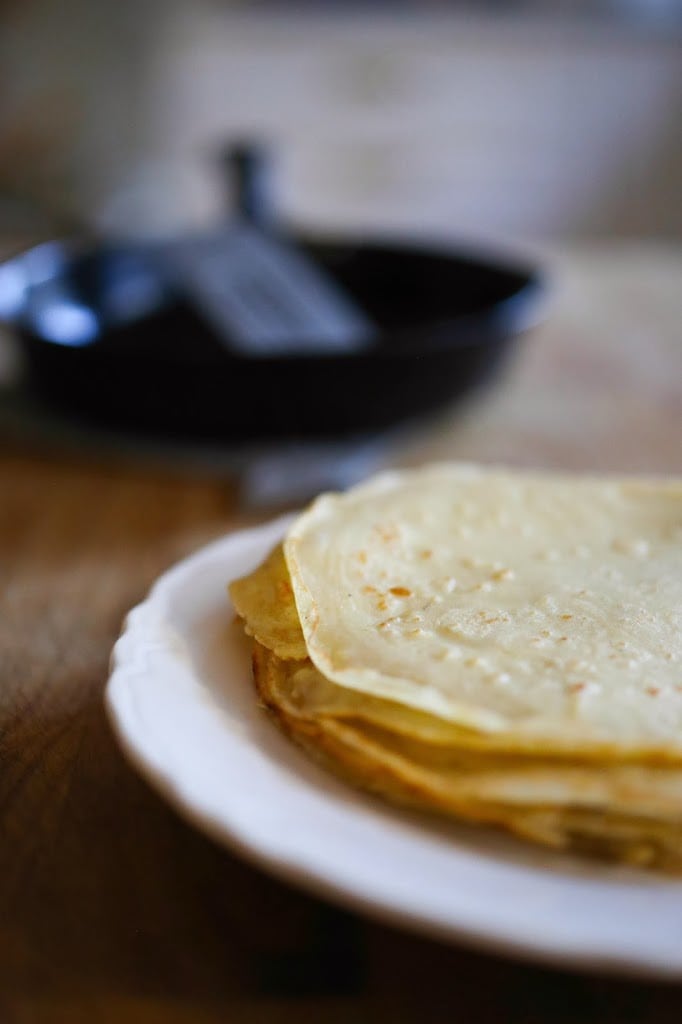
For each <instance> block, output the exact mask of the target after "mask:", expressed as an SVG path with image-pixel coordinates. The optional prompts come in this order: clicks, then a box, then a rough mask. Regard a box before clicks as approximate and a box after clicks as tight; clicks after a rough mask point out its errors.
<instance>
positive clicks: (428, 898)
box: [107, 519, 682, 976]
mask: <svg viewBox="0 0 682 1024" xmlns="http://www.w3.org/2000/svg"><path fill="white" fill-rule="evenodd" d="M287 522H288V520H286V519H280V520H278V521H276V522H273V523H270V524H268V525H266V526H263V527H260V528H258V529H256V530H251V531H248V532H242V533H235V534H233V535H231V536H228V537H226V538H224V539H223V540H219V541H217V542H216V543H214V544H211V545H209V546H208V547H206V548H204V549H203V550H201V551H199V552H198V553H197V554H195V555H194V556H192V557H191V558H189V559H187V560H186V561H184V562H182V563H180V564H179V565H177V566H176V567H175V568H174V569H172V570H171V571H170V572H168V573H166V574H165V575H164V576H162V577H161V579H160V580H159V581H158V582H157V583H156V585H155V586H154V588H153V589H152V591H151V593H150V595H149V597H148V598H147V600H146V601H145V602H144V603H143V604H141V605H139V607H137V608H135V609H134V610H133V611H132V612H131V613H130V615H129V617H128V619H127V622H126V625H125V630H124V632H123V634H122V635H121V637H120V639H119V641H118V643H117V644H116V647H115V649H114V654H113V671H112V675H111V679H110V681H109V686H108V690H107V703H108V708H109V712H110V714H111V718H112V721H113V723H114V726H115V728H116V731H117V733H118V736H119V737H120V740H121V742H122V744H123V747H124V749H125V750H126V752H127V753H128V755H129V756H130V758H131V760H132V761H133V763H134V764H135V765H136V766H137V768H138V769H139V770H140V772H141V773H142V774H143V775H144V776H146V778H147V779H148V780H149V781H150V782H151V784H152V785H153V786H154V787H155V788H156V789H158V790H159V792H160V793H161V794H162V795H163V796H165V797H166V798H167V799H168V800H170V801H171V802H172V803H173V804H174V805H175V807H176V808H177V809H178V810H179V811H180V812H181V814H183V815H184V816H185V817H186V818H188V819H189V820H190V821H191V822H193V823H194V824H195V825H196V826H197V827H198V828H200V829H202V830H204V831H206V832H208V833H209V834H210V835H212V836H213V837H214V838H215V839H217V840H218V841H219V842H222V843H224V844H225V845H226V846H229V847H230V848H231V849H233V850H236V851H237V852H238V853H240V854H241V855H243V856H244V857H246V858H248V859H249V860H251V861H254V862H255V863H256V864H258V865H260V866H261V867H263V868H264V869H265V870H267V871H270V872H272V873H273V874H275V875H278V876H280V877H282V878H284V879H286V880H288V881H290V882H294V883H296V884H298V885H301V886H304V887H305V888H307V889H311V890H313V891H314V892H317V893H319V894H322V895H324V896H327V897H329V898H330V899H332V900H335V901H337V902H338V903H342V904H344V905H347V906H350V907H352V908H354V909H356V910H359V911H362V912H366V913H368V914H372V915H374V916H377V917H380V918H382V919H384V920H389V921H393V922H396V923H400V924H403V925H405V926H409V927H412V928H414V929H418V930H420V931H424V932H427V933H429V934H432V935H437V936H440V937H442V938H447V939H452V940H455V941H467V942H469V943H471V944H476V945H478V946H480V947H487V948H490V949H494V950H496V951H498V952H508V953H513V954H515V955H523V956H528V957H534V958H537V959H542V960H547V961H553V962H558V963H566V964H570V965H579V966H582V967H588V968H602V969H603V968H609V969H611V970H618V971H623V972H630V973H639V974H652V975H662V976H682V885H681V884H678V883H676V882H674V881H670V880H666V879H661V878H658V877H655V876H649V875H646V874H644V873H638V872H635V871H632V870H630V869H627V868H610V867H607V866H603V867H602V866H598V865H593V864H589V863H586V862H580V861H578V860H575V859H572V858H569V857H565V856H562V855H558V854H554V853H552V852H545V851H543V850H541V849H535V848H534V847H532V846H526V845H524V844H522V843H521V842H519V841H516V840H513V839H512V838H507V837H505V836H501V835H497V834H495V833H493V832H488V831H487V830H483V829H479V828H474V827H468V826H464V825H462V826H457V825H454V824H452V825H451V824H450V823H446V822H441V821H439V820H435V819H432V818H427V817H426V816H424V817H422V816H419V815H416V814H410V813H408V812H402V811H400V810H397V809H395V808H392V807H389V806H387V805H384V804H383V803H381V802H380V801H378V800H375V799H373V798H371V797H368V796H365V795H364V794H361V793H358V792H356V791H355V790H353V789H351V788H350V787H347V786H346V785H344V784H343V783H341V782H339V781H337V780H336V779H335V778H333V777H331V776H329V775H328V774H327V773H325V772H324V771H323V770H322V769H320V768H318V767H317V766H316V765H314V764H312V763H311V762H309V761H308V759H307V758H306V757H305V755H304V754H303V753H301V752H300V751H298V750H297V749H296V748H295V747H294V746H293V745H292V744H291V743H290V742H289V741H288V740H287V739H285V738H284V737H283V736H282V735H280V733H279V732H278V731H277V730H276V728H275V726H274V725H273V724H272V723H271V721H270V720H269V719H268V718H267V716H266V715H265V713H264V712H263V710H262V709H261V708H260V707H259V706H258V705H257V703H256V700H255V697H254V691H253V688H252V684H251V679H250V667H249V655H248V645H247V643H246V642H245V640H244V638H243V636H242V632H241V630H240V628H239V626H238V625H237V624H236V623H235V622H234V618H233V614H232V610H231V607H230V603H229V599H228V596H227V592H226V584H227V583H228V581H229V580H231V579H233V578H234V577H236V576H239V575H242V574H243V573H245V572H247V571H249V570H250V569H251V568H253V567H255V566H256V565H257V564H258V562H259V561H260V560H261V559H262V558H263V556H264V555H265V554H266V552H267V551H268V550H269V549H270V548H271V547H272V546H273V544H274V543H275V542H276V541H277V540H278V539H279V538H280V537H281V536H282V534H283V532H284V529H285V528H286V525H287Z"/></svg>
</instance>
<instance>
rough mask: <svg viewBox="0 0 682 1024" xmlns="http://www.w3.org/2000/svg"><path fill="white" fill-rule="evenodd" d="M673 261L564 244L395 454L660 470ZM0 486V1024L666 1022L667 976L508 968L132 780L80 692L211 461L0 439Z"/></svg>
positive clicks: (181, 534) (201, 520) (188, 514)
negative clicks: (514, 313)
mask: <svg viewBox="0 0 682 1024" xmlns="http://www.w3.org/2000/svg"><path fill="white" fill-rule="evenodd" d="M681 269H682V255H681V254H680V252H679V250H674V249H667V250H666V249H660V248H656V247H651V248H645V249H642V248H637V249H627V248H626V249H622V250H602V251H596V250H590V251H575V252H574V253H572V254H568V255H564V256H563V257H562V258H561V259H559V260H558V261H557V262H556V263H555V275H556V281H557V287H556V290H555V294H554V299H553V301H552V303H551V304H550V306H549V308H548V310H547V320H546V323H545V324H544V325H543V326H541V327H540V328H538V329H537V330H536V331H535V332H534V334H533V335H532V336H531V337H529V338H528V340H527V341H526V342H525V344H524V346H523V347H522V349H521V350H520V352H519V355H518V358H517V359H516V361H515V363H514V365H513V366H511V367H510V368H509V370H508V373H507V375H506V377H505V379H504V381H500V383H499V384H498V385H497V386H496V388H494V389H493V390H491V391H490V392H489V393H488V394H487V395H484V396H481V397H480V398H479V399H478V400H477V401H472V402H471V403H470V404H469V405H468V406H467V408H466V409H464V410H462V411H460V412H458V413H457V414H453V415H452V416H447V417H444V418H443V419H442V420H441V421H440V422H439V424H437V425H435V426H433V427H432V428H431V429H430V431H428V432H427V431H422V432H421V433H420V434H419V435H416V434H415V436H414V437H413V438H412V439H410V440H408V441H407V442H406V444H405V447H404V449H403V450H402V451H401V453H400V455H399V461H404V462H408V463H409V462H415V461H417V460H419V459H420V458H425V457H443V456H453V457H467V458H481V459H486V460H508V461H512V462H535V463H537V464H547V465H565V466H571V467H576V468H604V469H607V468H614V469H636V470H643V471H647V470H650V471H656V472H667V471H675V472H680V471H682V412H681V409H682V396H681V389H680V385H681V379H682V373H681V372H680V371H681V370H682V352H681V348H680V338H679V322H680V299H679V280H680V270H681ZM0 497H1V500H0V574H1V580H2V588H1V595H0V1021H1V1022H2V1024H27V1022H30V1024H33V1022H36V1024H42V1022H45V1024H53V1022H59V1024H62V1022H65V1024H66V1022H68V1024H71V1022H73V1024H80V1022H87V1024H90V1022H97V1021H102V1022H106V1024H108V1022H125V1024H128V1022H130V1024H157V1022H158V1024H190V1022H191V1024H204V1022H206V1024H209V1022H210V1024H213V1022H218V1021H230V1022H232V1021H234V1022H237V1024H241V1022H245V1024H250V1022H261V1021H263V1022H265V1021H267V1022H273V1024H277V1022H287V1024H288V1022H294V1021H296V1022H297V1024H305V1022H308V1021H310V1022H318V1021H330V1022H337V1021H338V1022H344V1024H345V1022H347V1021H348V1022H365V1021H367V1022H370V1021H372V1022H373V1021H386V1022H389V1021H390V1022H394V1021H395V1022H401V1021H419V1022H420V1024H421V1022H427V1021H440V1020H459V1021H462V1022H463V1024H468V1022H472V1024H474V1022H475V1024H487V1022H491V1024H492V1022H514V1024H516V1022H519V1024H520V1022H524V1024H526V1022H531V1024H533V1022H538V1024H546V1022H547V1021H550V1020H551V1021H552V1022H554V1024H563V1022H568V1021H580V1022H585V1024H591V1022H595V1024H597V1022H599V1024H609V1022H614V1024H615V1022H618V1024H625V1022H635V1021H636V1022H656V1024H666V1022H668V1021H670V1022H673V1021H675V1022H677V1021H679V1019H680V1016H681V1014H682V992H681V991H680V989H678V988H676V987H675V986H671V985H660V986H659V985H655V984H644V983H640V982H636V981H624V980H614V979H608V978H599V977H594V976H590V975H587V974H585V975H578V974H573V973H568V972H566V973H564V972H560V971H555V970H548V969H544V968H541V967H535V966H530V965H520V964H518V963H513V962H507V961H504V960H502V959H498V958H494V957H491V956H484V955H482V954H477V953H475V952H471V951H465V950H462V949H455V948H449V947H446V946H442V945H439V944H437V943H434V942H430V941H425V940H423V939H420V938H416V937H413V936H410V935H407V934H403V933H401V932H398V931H395V930H393V929H389V928H387V927H383V926H381V925H378V924H375V923H370V922H368V921H365V920H363V919H361V918H359V917H357V916H355V915H353V914H347V913H345V912H342V911H340V910H338V909H334V908H332V907H330V906H328V905H326V904H324V903H322V902H320V901H318V900H315V899H313V898H311V897H309V896H306V895H304V894H302V893H300V892H297V891H294V890H292V889H290V888H288V887H286V886H284V885H282V884H280V883H277V882H275V881H273V880H271V879H269V878H268V877H266V876H265V875H263V874H261V873H260V872H258V871H256V870H254V869H252V868H251V867H249V866H247V865H245V864H243V863H241V862H240V861H238V860H236V859H235V858H234V857H233V856H231V855H230V854H228V853H226V852H225V851H223V850H222V849H220V848H218V847H217V846H216V845H214V844H213V843H211V842H210V841H208V840H207V839H205V838H204V837H203V836H201V835H199V834H198V833H196V832H195V831H193V830H192V829H190V828H189V827H188V826H187V825H185V824H184V823H183V822H181V821H180V820H179V819H178V818H177V817H176V815H175V814H174V813H173V812H172V811H171V810H170V809H169V808H168V807H166V805H165V804H164V803H163V802H162V801H161V800H160V799H159V798H158V797H157V796H156V795H155V794H153V793H152V792H151V791H150V790H149V789H148V788H147V786H146V785H145V784H144V783H143V782H142V781H141V780H140V779H138V777H137V776H136V774H135V772H134V771H133V770H132V769H131V768H130V767H129V766H128V765H127V763H126V762H125V761H124V759H123V757H122V755H121V754H120V752H119V750H118V748H117V746H116V743H115V741H114V738H113V736H112V733H111V731H110V729H109V726H108V723H107V721H106V719H105V715H104V710H103V703H102V693H103V688H104V685H105V682H106V678H107V666H108V658H109V652H110V649H111V646H112V644H113V642H114V640H115V638H116V635H117V632H118V629H119V626H120V623H121V620H122V618H123V616H124V614H125V612H126V611H127V609H128V608H129V607H130V606H131V605H133V604H135V603H136V602H137V601H139V599H140V598H141V597H142V596H143V594H144V592H145V590H146V589H147V588H148V587H149V585H150V584H151V582H152V581H153V580H154V578H155V577H156V576H157V575H158V574H159V573H160V572H161V571H163V570H164V569H165V568H167V567H168V566H169V565H170V564H172V563H173V562H174V561H175V560H177V559H178V558H180V557H182V556H183V555H185V554H187V553H189V552H191V551H192V550H193V549H195V548H196V547H198V546H199V545H201V544H202V543H204V542H205V541H207V540H209V539H211V538H214V537H216V536H219V535H221V534H223V533H225V532H226V531H228V530H230V529H231V528H233V527H234V526H236V525H241V524H242V523H244V522H245V521H246V519H247V518H248V519H250V520H251V521H253V520H254V518H255V516H254V515H253V514H252V513H251V514H249V516H248V517H247V515H246V513H245V512H244V511H242V510H240V509H239V508H238V507H237V504H236V499H235V491H234V488H233V486H232V485H231V484H230V483H229V482H226V481H225V480H222V479H218V478H210V477H207V476H206V475H205V474H204V476H203V477H199V476H198V475H193V474H191V473H190V472H189V471H188V470H187V469H186V468H184V469H183V471H182V472H180V471H179V470H178V471H176V472H173V471H171V470H169V469H168V468H166V469H164V470H163V471H162V470H161V469H159V468H158V467H157V466H155V465H153V464H151V463H150V464H149V465H148V466H146V467H145V466H143V465H141V464H140V463H139V462H138V463H136V464H135V465H131V464H130V463H129V462H127V461H126V460H125V459H123V458H120V459H118V460H117V459H114V458H112V457H111V456H108V457H107V458H106V459H104V458H102V459H99V458H96V457H94V456H93V455H92V452H90V454H89V455H88V456H87V457H86V456H79V455H77V454H74V453H73V451H72V452H71V453H70V454H68V455H67V454H64V453H60V452H59V451H58V450H55V449H54V448H52V449H51V450H50V451H49V453H48V451H47V449H41V448H39V447H37V446H36V445H35V444H33V445H31V446H29V445H28V444H26V443H22V442H21V439H18V438H17V437H14V438H12V439H9V438H5V439H4V440H3V441H2V445H1V446H0ZM226 784H228V781H227V780H226Z"/></svg>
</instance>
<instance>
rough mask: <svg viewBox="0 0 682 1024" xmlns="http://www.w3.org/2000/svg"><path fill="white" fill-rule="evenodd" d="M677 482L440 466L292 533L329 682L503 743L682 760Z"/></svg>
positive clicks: (367, 488)
mask: <svg viewBox="0 0 682 1024" xmlns="http://www.w3.org/2000/svg"><path fill="white" fill-rule="evenodd" d="M680 537H682V485H681V484H680V482H678V481H646V480H634V479H631V480H628V479H625V480H617V479H613V480H610V479H591V478H583V477H569V476H560V475H553V474H537V473H512V472H504V471H497V470H485V469H481V468H477V467H471V466H465V467H462V466H436V467H428V468H426V469H422V470H415V471H411V472H406V473H396V474H387V475H384V476H382V477H379V478H377V479H375V480H374V481H372V482H371V483H369V484H366V485H363V486H361V487H359V488H355V489H353V490H351V491H349V492H347V493H346V494H344V495H325V496H323V497H322V498H320V499H318V500H317V501H316V502H315V503H314V504H313V505H312V507H311V508H310V509H309V510H308V511H307V512H305V513H304V514H303V515H302V516H300V517H299V519H298V520H297V521H296V522H295V523H294V525H293V527H292V529H291V530H290V531H289V534H288V536H287V538H286V540H285V546H284V547H285V557H286V561H287V566H288V569H289V573H290V577H291V583H292V586H293V590H294V597H295V601H296V605H297V609H298V614H299V619H300V622H301V626H302V629H303V634H304V637H305V646H306V649H307V651H308V654H309V656H310V657H311V659H312V661H313V662H314V664H315V665H316V667H317V668H318V669H319V670H320V672H321V673H322V674H323V675H324V676H325V677H326V678H328V679H329V680H331V681H332V682H334V683H336V684H337V685H339V686H343V687H346V688H348V689H351V690H355V691H356V692H359V693H361V694H363V695H365V696H367V697H371V698H381V699H384V700H392V701H393V702H395V703H397V704H399V705H403V706H405V707H410V708H413V709H414V710H416V711H419V712H422V713H428V714H430V715H432V716H435V717H437V718H439V719H441V720H443V721H448V722H451V723H453V724H454V725H456V726H458V727H460V728H465V729H470V730H472V731H474V732H478V733H479V734H481V735H485V736H488V737H497V738H500V737H502V736H503V737H504V739H503V746H504V747H505V748H508V749H513V748H525V747H531V748H532V747H533V746H537V748H538V749H554V748H561V749H564V750H566V751H569V752H582V751H587V750H593V751H606V750H608V751H610V754H611V756H613V757H620V756H628V757H631V756H634V757H639V756H652V757H661V758H673V759H675V760H678V761H680V760H682V679H681V678H680V674H679V673H680V663H681V662H682V640H681V636H682V629H681V628H680V627H681V626H682V622H681V614H682V545H681V544H680Z"/></svg>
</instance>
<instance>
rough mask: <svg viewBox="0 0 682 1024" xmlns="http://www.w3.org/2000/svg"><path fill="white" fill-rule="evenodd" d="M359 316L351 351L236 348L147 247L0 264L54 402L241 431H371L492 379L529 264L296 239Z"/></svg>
mask: <svg viewBox="0 0 682 1024" xmlns="http://www.w3.org/2000/svg"><path fill="white" fill-rule="evenodd" d="M294 240H295V241H296V243H297V244H299V245H300V246H301V248H302V249H303V251H304V252H305V253H307V254H309V255H310V256H311V257H312V258H313V259H314V260H316V261H317V262H318V264H319V266H320V267H321V268H322V269H323V270H324V271H325V272H327V273H328V274H329V275H331V277H332V278H333V279H335V280H336V281H337V282H338V283H339V284H340V285H341V286H342V287H343V288H344V289H345V290H346V292H347V293H348V294H349V295H350V296H351V297H352V298H353V299H354V300H355V301H356V302H357V303H358V305H359V306H360V307H361V308H362V309H363V310H364V311H365V312H366V313H367V314H368V315H369V317H370V318H371V320H372V321H373V323H374V325H375V327H376V333H375V337H374V339H373V340H372V341H371V342H369V343H368V345H367V346H366V347H365V348H363V349H362V350H360V351H357V352H350V353H348V354H343V355H339V354H338V353H337V354H330V353H328V352H325V351H324V350H323V349H322V350H321V351H320V352H319V354H318V353H314V354H311V353H310V351H307V352H306V353H305V354H302V353H300V352H297V346H296V339H295V338H292V339H291V346H290V348H289V349H288V350H287V351H286V353H285V354H281V355H278V356H277V357H274V358H273V357H271V356H270V357H268V356H263V357H258V356H244V355H243V354H242V355H240V354H239V353H237V352H235V351H230V347H229V342H228V343H226V340H225V339H224V338H219V337H217V336H216V334H215V332H214V331H213V330H212V329H211V327H210V326H209V325H208V323H207V322H205V320H204V319H203V318H202V317H201V315H200V312H199V311H198V310H197V309H196V308H192V306H191V304H190V303H188V302H187V301H186V300H184V299H182V298H181V297H180V296H179V295H178V294H174V292H173V289H172V287H169V285H168V284H167V283H164V281H163V280H162V279H160V278H159V276H158V274H156V272H155V271H154V269H153V266H152V265H151V264H150V263H149V261H148V260H147V259H146V257H145V249H144V247H142V246H132V247H124V246H111V247H109V246H97V247H91V248H85V249H84V248H83V247H82V246H81V247H77V246H74V245H73V244H69V243H66V242H59V241H58V242H51V243H47V244H46V245H42V246H39V247H37V248H35V249H32V250H30V251H29V252H27V253H24V254H23V255H21V256H18V257H16V258H15V259H13V260H11V261H9V262H7V263H5V264H2V265H0V316H2V315H3V314H4V318H5V319H6V320H7V321H8V322H9V323H11V325H12V326H13V327H14V329H15V330H16V332H17V334H18V336H19V339H20V342H21V344H22V346H23V349H24V353H25V356H26V364H27V367H28V382H29V386H30V388H31V389H32V390H33V392H34V393H35V394H36V395H38V396H39V397H40V398H41V399H42V400H43V401H44V402H46V403H48V404H49V405H50V406H51V407H53V408H57V409H59V410H61V411H63V412H64V413H66V414H67V415H68V416H70V417H77V418H79V419H80V420H85V421H89V422H93V423H97V424H101V425H107V426H110V427H111V426H113V427H115V428H116V429H119V430H124V431H132V432H137V433H144V434H146V435H152V436H172V437H174V438H188V437H196V438H206V439H212V440H222V439H225V440H246V439H256V438H291V437H303V436H339V435H344V434H348V433H351V432H352V433H355V432H364V431H367V430H377V429H383V428H386V427H389V426H391V425H394V424H397V423H399V422H401V421H404V420H407V419H411V418H413V417H419V416H422V415H424V414H427V413H431V412H433V411H435V410H437V409H440V408H442V407H444V406H446V405H448V404H449V403H451V402H453V401H454V400H456V399H458V398H460V397H461V396H463V395H465V394H466V393H468V392H469V391H471V390H472V389H473V388H476V387H478V386H479V385H481V384H483V383H484V382H486V381H487V380H489V379H490V378H491V377H492V376H493V374H494V373H495V371H496V370H497V369H498V368H499V367H500V365H501V364H502V362H503V360H504V359H505V357H506V356H507V355H508V353H509V351H510V348H511V347H512V345H513V342H514V339H515V338H516V336H517V335H518V334H519V333H520V332H522V331H523V330H524V329H526V328H527V327H529V326H530V325H531V324H532V323H533V322H534V320H535V319H536V315H537V304H538V300H539V298H540V295H541V292H542V284H541V280H540V276H539V274H538V273H537V272H536V271H534V270H532V269H528V268H525V267H518V266H512V265H508V264H507V263H505V262H503V261H500V262H498V261H497V260H493V261H489V260H487V259H483V258H478V257H476V256H472V255H469V254H466V253H458V252H454V251H451V250H447V249H427V248H421V247H417V246H411V245H402V244H394V243H390V244H388V243H386V244H383V243H375V242H365V241H362V242H355V241H348V240H344V241H339V242H333V241H318V240H314V239H309V238H303V237H295V238H294Z"/></svg>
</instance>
